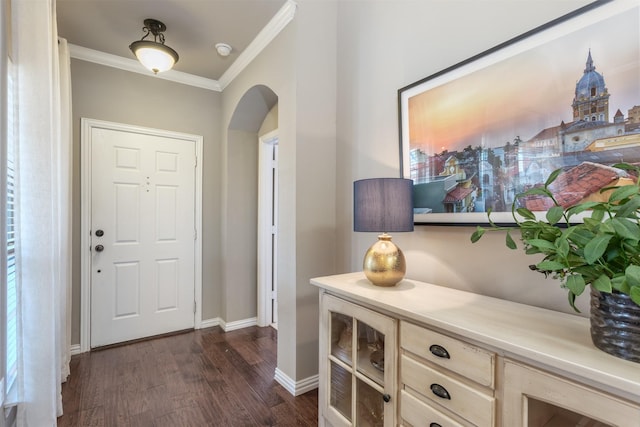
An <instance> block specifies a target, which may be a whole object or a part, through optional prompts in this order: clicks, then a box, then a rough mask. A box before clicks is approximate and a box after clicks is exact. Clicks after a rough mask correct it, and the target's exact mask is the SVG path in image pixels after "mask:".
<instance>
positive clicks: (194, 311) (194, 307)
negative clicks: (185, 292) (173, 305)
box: [193, 301, 196, 314]
mask: <svg viewBox="0 0 640 427" xmlns="http://www.w3.org/2000/svg"><path fill="white" fill-rule="evenodd" d="M193 314H196V302H195V301H194V302H193Z"/></svg>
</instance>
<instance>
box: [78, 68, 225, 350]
mask: <svg viewBox="0 0 640 427" xmlns="http://www.w3.org/2000/svg"><path fill="white" fill-rule="evenodd" d="M71 79H72V90H73V224H74V229H73V310H72V316H73V323H72V340H71V342H72V343H73V344H77V343H79V342H80V151H81V149H82V148H81V145H80V119H81V118H82V117H86V118H91V119H98V120H106V121H112V122H118V123H126V124H132V125H138V126H145V127H151V128H157V129H166V130H170V131H176V132H184V133H190V134H195V135H202V136H203V137H204V138H203V139H204V141H203V157H204V159H203V160H202V162H203V163H202V164H203V165H204V167H203V185H202V187H203V189H202V191H203V195H202V206H203V215H202V218H203V220H202V228H203V230H202V233H203V235H202V242H203V249H202V252H203V254H202V258H203V259H202V264H203V266H202V267H203V268H202V270H203V273H202V275H203V281H202V305H203V307H202V316H203V319H205V320H206V319H210V318H215V317H217V316H219V315H220V310H221V304H220V280H221V275H220V264H221V257H222V256H221V248H220V187H221V186H220V173H219V171H220V150H221V146H220V98H221V96H220V94H219V93H217V92H213V91H209V90H205V89H198V88H194V87H191V86H185V85H182V84H177V83H172V82H169V81H166V80H162V79H157V78H153V77H150V76H145V75H141V74H136V73H130V72H127V71H122V70H117V69H115V68H110V67H104V66H101V65H97V64H93V63H90V62H85V61H79V60H72V61H71Z"/></svg>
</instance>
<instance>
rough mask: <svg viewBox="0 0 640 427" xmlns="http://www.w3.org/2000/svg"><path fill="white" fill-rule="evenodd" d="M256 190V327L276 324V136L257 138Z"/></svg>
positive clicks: (275, 133) (274, 134) (270, 134)
mask: <svg viewBox="0 0 640 427" xmlns="http://www.w3.org/2000/svg"><path fill="white" fill-rule="evenodd" d="M259 165H260V171H259V175H258V176H259V181H260V182H259V186H258V206H259V213H258V326H269V325H271V326H273V327H274V328H277V324H278V289H277V286H276V284H277V277H278V271H277V268H276V267H277V263H276V254H277V253H278V135H277V132H276V131H274V132H271V133H269V134H267V135H265V136H263V137H261V138H260V146H259Z"/></svg>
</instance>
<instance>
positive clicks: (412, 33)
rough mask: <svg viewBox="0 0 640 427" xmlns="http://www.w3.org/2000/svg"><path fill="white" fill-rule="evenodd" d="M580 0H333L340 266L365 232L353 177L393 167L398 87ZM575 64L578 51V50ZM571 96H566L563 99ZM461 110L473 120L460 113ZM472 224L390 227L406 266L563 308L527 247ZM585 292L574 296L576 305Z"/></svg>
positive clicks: (358, 259)
mask: <svg viewBox="0 0 640 427" xmlns="http://www.w3.org/2000/svg"><path fill="white" fill-rule="evenodd" d="M586 3H588V2H587V1H584V0H566V1H555V0H536V1H532V0H521V1H500V0H485V1H476V0H456V1H405V0H397V1H393V2H391V1H366V2H365V1H344V2H339V15H338V16H339V20H338V22H339V24H338V41H339V46H340V49H339V51H338V102H337V105H338V111H337V120H338V126H337V129H338V130H337V134H338V155H337V163H338V172H337V183H338V190H337V202H338V208H337V209H338V224H339V229H338V236H340V244H339V245H338V249H339V251H340V254H339V256H338V260H339V270H341V271H354V270H359V269H361V263H362V256H363V255H364V253H365V251H366V249H367V247H368V246H369V245H371V244H372V243H373V242H374V241H375V234H373V233H354V232H353V231H352V225H351V224H352V219H351V216H352V200H351V191H352V190H351V189H352V182H353V181H354V180H357V179H362V178H371V177H378V176H390V177H395V176H398V174H399V159H398V152H399V150H398V123H397V100H396V97H397V90H398V89H399V88H401V87H404V86H406V85H408V84H411V83H413V82H415V81H417V80H419V79H422V78H424V77H426V76H429V75H431V74H433V73H436V72H438V71H440V70H442V69H445V68H447V67H449V66H451V65H454V64H456V63H458V62H460V61H462V60H465V59H467V58H469V57H471V56H473V55H475V54H478V53H480V52H483V51H485V50H487V49H489V48H491V47H493V46H494V45H496V44H498V43H501V42H503V41H506V40H508V39H510V38H512V37H514V36H516V35H518V34H521V33H523V32H525V31H528V30H530V29H532V28H534V27H536V26H539V25H542V24H544V23H546V22H548V21H550V20H552V19H555V18H557V17H559V16H561V15H563V14H565V13H567V12H570V11H572V10H574V9H577V8H578V7H581V6H583V5H585V4H586ZM576 59H577V64H576V70H577V72H581V71H582V69H581V68H580V67H581V64H582V62H583V61H584V52H581V53H579V54H578V55H577V58H576ZM570 102H571V99H567V105H569V104H570ZM460 120H473V118H472V117H460ZM472 232H473V229H472V228H471V227H437V226H420V227H417V228H416V230H415V231H414V232H413V233H397V234H396V235H395V236H394V241H396V243H397V244H398V245H399V246H400V247H401V248H402V249H403V250H404V252H405V255H406V257H407V264H408V267H407V270H408V271H407V276H408V277H410V278H415V279H419V280H424V281H428V282H432V283H436V284H439V285H443V286H448V287H453V288H459V289H465V290H470V291H474V292H478V293H481V294H486V295H492V296H496V297H500V298H505V299H508V300H513V301H518V302H523V303H528V304H533V305H538V306H541V307H546V308H550V309H553V310H561V311H568V312H571V309H570V308H569V305H568V304H567V298H566V293H565V291H563V290H561V289H560V288H559V285H558V283H557V282H555V281H553V280H551V279H548V280H545V279H544V278H543V276H542V275H539V274H535V273H532V272H530V271H529V269H528V268H527V266H528V265H529V264H532V263H533V262H534V259H533V258H532V257H527V256H525V255H524V254H523V253H522V252H521V251H511V250H509V249H506V247H505V246H504V234H501V233H496V234H493V235H489V236H486V237H485V238H483V240H482V241H481V242H479V243H477V244H475V245H472V244H471V243H470V242H469V236H470V235H471V233H472ZM587 303H588V298H581V299H580V304H581V307H582V311H583V314H586V312H587V309H586V307H587Z"/></svg>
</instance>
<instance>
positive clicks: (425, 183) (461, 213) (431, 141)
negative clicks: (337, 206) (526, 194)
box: [398, 0, 640, 225]
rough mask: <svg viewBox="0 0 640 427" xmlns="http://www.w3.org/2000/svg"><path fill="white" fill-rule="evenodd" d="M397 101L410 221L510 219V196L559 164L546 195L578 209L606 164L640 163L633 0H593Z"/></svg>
mask: <svg viewBox="0 0 640 427" xmlns="http://www.w3.org/2000/svg"><path fill="white" fill-rule="evenodd" d="M398 104H399V114H398V115H399V128H400V151H401V156H400V158H401V173H402V175H403V176H404V177H405V178H411V179H413V181H414V187H413V189H414V222H415V223H416V224H441V225H471V224H482V223H487V211H489V210H491V211H492V214H491V218H492V220H493V221H495V222H497V223H505V224H506V223H511V222H512V221H513V219H512V216H511V205H512V203H513V200H514V198H515V195H516V194H518V193H521V192H522V191H525V190H527V189H529V188H531V187H534V186H539V185H542V184H543V183H544V182H545V180H546V178H547V177H548V176H549V174H550V173H551V172H552V171H554V170H556V169H559V168H562V169H563V170H564V173H563V175H561V177H563V178H562V179H559V180H558V182H559V183H560V182H561V183H562V185H560V184H559V185H558V186H557V187H558V188H556V189H554V194H561V195H563V196H564V197H565V198H567V199H571V198H573V199H575V200H576V202H579V201H580V200H583V199H585V198H587V197H589V195H590V194H594V193H597V192H599V190H600V189H601V188H603V187H605V186H610V185H613V184H612V183H611V179H613V178H614V175H616V174H619V173H618V172H619V170H618V169H616V168H612V165H615V164H616V163H620V162H628V163H637V162H640V1H637V0H632V1H626V0H625V1H613V2H603V1H599V2H595V3H592V4H590V5H588V6H586V7H584V8H582V9H578V10H576V11H575V12H573V13H570V14H568V15H565V16H563V17H561V18H558V19H556V20H554V21H552V22H549V23H548V24H545V25H543V26H541V27H539V28H536V29H534V30H532V31H529V32H527V33H525V34H522V35H520V36H518V37H516V38H514V39H512V40H509V41H506V42H504V43H502V44H500V45H498V46H496V47H494V48H492V49H490V50H488V51H486V52H483V53H481V54H479V55H476V56H474V57H472V58H469V59H467V60H465V61H463V62H461V63H459V64H456V65H453V66H451V67H449V68H447V69H445V70H442V71H440V72H438V73H435V74H433V75H431V76H429V77H426V78H424V79H422V80H420V81H418V82H415V83H413V84H410V85H408V86H406V87H403V88H401V89H400V90H398ZM554 184H555V183H554ZM556 192H557V193H556ZM547 202H550V200H547ZM547 202H545V201H544V200H532V201H526V203H531V204H530V205H527V206H526V207H527V208H529V209H530V210H532V211H535V213H536V215H541V216H542V215H544V212H545V211H546V210H547V209H548V208H549V207H550V205H549V203H547Z"/></svg>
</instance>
